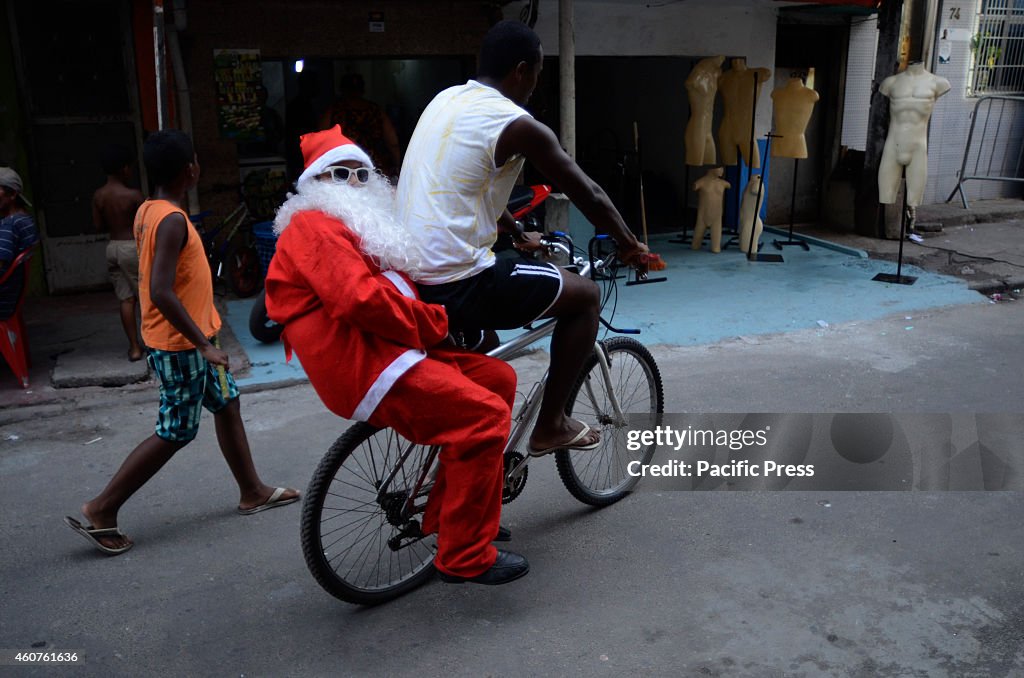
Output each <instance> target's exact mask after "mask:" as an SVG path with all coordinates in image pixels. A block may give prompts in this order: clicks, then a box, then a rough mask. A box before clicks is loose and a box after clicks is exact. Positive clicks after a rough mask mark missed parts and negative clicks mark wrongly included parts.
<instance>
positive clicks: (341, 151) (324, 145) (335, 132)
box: [297, 125, 373, 184]
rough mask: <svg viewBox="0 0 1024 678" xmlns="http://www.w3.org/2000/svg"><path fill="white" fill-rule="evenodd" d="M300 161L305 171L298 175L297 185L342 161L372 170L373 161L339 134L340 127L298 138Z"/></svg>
mask: <svg viewBox="0 0 1024 678" xmlns="http://www.w3.org/2000/svg"><path fill="white" fill-rule="evenodd" d="M299 146H300V148H301V149H302V159H303V160H304V161H305V165H306V169H305V170H304V171H303V172H302V174H300V175H299V180H298V182H297V183H299V184H301V183H302V182H304V181H308V180H310V179H312V178H313V177H315V176H317V175H318V174H323V173H324V171H325V170H326V169H327V168H328V167H330V166H332V165H337V164H339V163H341V162H342V161H344V160H356V161H358V162H361V163H363V165H364V166H365V167H369V168H370V169H373V161H372V160H370V156H368V155H367V154H366V151H364V150H363V149H361V148H359V147H358V146H356V144H355V142H354V141H352V140H351V139H349V138H348V137H346V136H345V135H344V134H342V133H341V126H340V125H335V126H334V127H332V128H330V129H325V130H324V131H322V132H310V133H309V134H303V135H302V136H301V137H299Z"/></svg>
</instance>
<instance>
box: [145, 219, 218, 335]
mask: <svg viewBox="0 0 1024 678" xmlns="http://www.w3.org/2000/svg"><path fill="white" fill-rule="evenodd" d="M175 212H178V213H180V214H181V215H182V216H183V217H185V223H186V224H187V225H188V238H187V240H186V242H185V247H183V248H182V250H181V252H179V253H178V265H177V268H175V271H174V294H175V295H176V296H177V297H178V299H180V300H181V304H182V306H184V307H185V310H186V311H187V312H188V314H189V315H190V316H192V320H193V321H194V322H195V324H196V325H197V326H198V327H199V329H200V330H201V331H202V333H203V334H204V335H205V336H207V337H212V336H213V335H215V334H216V333H217V331H218V330H219V329H220V315H218V313H217V309H216V308H214V306H213V278H212V276H211V275H210V265H209V263H207V261H206V251H205V250H204V249H203V241H202V238H200V237H199V232H198V231H196V227H195V226H193V225H192V222H191V221H189V218H188V215H187V214H185V212H184V211H183V210H182V209H181V208H180V207H176V206H175V205H173V204H172V203H170V202H168V201H167V200H147V201H146V202H144V203H142V205H141V206H140V207H139V211H138V212H136V213H135V244H136V245H137V246H138V248H139V306H140V307H141V309H142V340H143V342H145V344H146V346H149V347H150V348H158V349H161V350H164V351H186V350H189V349H193V348H195V345H194V344H193V343H192V342H191V341H189V340H188V339H186V338H185V335H183V334H182V333H181V332H179V331H178V330H177V329H176V328H175V327H174V325H172V324H171V322H170V321H169V320H167V318H165V317H164V315H163V314H162V313H161V312H160V309H158V308H157V307H156V305H155V304H154V303H153V300H152V299H151V298H150V295H149V283H150V274H151V273H152V270H153V254H154V252H155V250H156V232H157V226H159V225H160V222H161V221H163V220H164V219H165V218H166V217H167V216H169V215H171V214H174V213H175Z"/></svg>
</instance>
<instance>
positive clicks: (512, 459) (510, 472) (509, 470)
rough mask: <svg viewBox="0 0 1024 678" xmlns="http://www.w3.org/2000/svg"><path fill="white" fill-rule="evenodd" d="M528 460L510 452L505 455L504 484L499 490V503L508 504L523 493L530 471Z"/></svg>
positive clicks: (513, 451) (514, 452)
mask: <svg viewBox="0 0 1024 678" xmlns="http://www.w3.org/2000/svg"><path fill="white" fill-rule="evenodd" d="M529 461H530V460H529V458H528V457H524V456H523V455H521V454H520V453H518V452H516V451H515V450H512V451H510V452H506V453H505V474H504V478H505V482H504V484H503V485H502V488H501V503H502V504H508V503H510V502H512V501H513V500H514V499H515V498H516V497H518V496H519V495H520V494H522V493H523V488H524V487H526V477H527V476H528V475H529V472H530V469H529V467H528V466H527V464H528V463H529Z"/></svg>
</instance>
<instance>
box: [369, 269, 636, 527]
mask: <svg viewBox="0 0 1024 678" xmlns="http://www.w3.org/2000/svg"><path fill="white" fill-rule="evenodd" d="M589 274H590V264H589V262H588V263H584V264H583V265H582V266H581V268H580V275H582V276H587V275H589ZM555 322H556V320H555V319H554V318H550V319H548V320H545V321H543V322H542V323H541V325H540V326H538V327H535V328H532V329H528V330H526V331H525V332H523V333H522V334H519V335H518V336H516V337H513V338H512V339H510V340H509V341H507V342H505V343H503V344H501V345H500V346H498V347H496V348H494V349H493V350H491V351H489V352H488V353H487V355H489V356H491V357H493V358H498V359H500V360H508V359H509V358H510V357H511V356H513V355H515V354H516V353H518V352H519V351H521V350H523V349H525V348H526V347H528V346H531V345H533V344H535V343H537V342H538V341H540V340H542V339H545V338H547V337H549V336H551V334H552V333H553V332H554V331H555ZM594 353H595V354H596V355H597V359H598V364H599V365H600V367H601V376H602V377H603V379H604V381H605V384H606V386H607V388H606V389H605V391H606V393H607V395H608V398H609V400H610V401H611V405H612V413H613V417H614V418H613V419H612V420H611V423H614V424H616V425H622V424H624V423H625V419H626V418H625V415H624V414H623V413H622V409H621V407H620V405H619V402H618V399H617V398H616V396H615V389H613V388H611V373H610V368H609V365H608V356H607V355H605V352H604V350H603V349H602V347H601V342H599V341H595V342H594ZM547 379H548V372H547V371H545V372H544V375H543V376H542V377H541V378H540V379H539V380H538V381H537V382H536V383H535V384H534V385H533V387H532V388H531V389H530V391H529V393H527V395H526V398H525V400H524V401H523V403H522V404H521V405H520V407H519V410H518V412H517V413H516V414H514V415H513V417H512V420H513V425H512V431H511V433H510V434H509V438H508V442H507V443H505V449H504V450H503V453H502V455H503V458H504V456H505V455H507V454H508V453H509V452H513V451H515V450H517V449H519V447H520V444H521V443H522V442H523V438H524V437H525V436H526V435H527V433H528V432H529V430H530V424H531V423H532V422H533V421H534V420H535V419H536V417H537V413H538V412H539V411H540V405H541V401H542V400H543V397H544V388H545V386H546V385H547ZM584 386H585V388H586V391H587V396H588V397H589V398H590V400H591V402H592V403H593V404H594V409H595V410H597V409H598V407H597V397H596V396H595V395H594V392H593V388H592V386H591V385H590V383H589V382H586V383H585V384H584ZM416 447H417V445H416V444H415V443H410V444H409V445H408V446H407V447H406V449H405V451H404V452H403V453H402V457H401V459H400V460H399V461H398V463H396V464H395V467H394V468H393V469H392V470H391V473H390V474H389V475H388V477H387V478H386V479H385V480H384V482H383V483H381V486H380V489H379V490H378V493H377V501H378V503H379V502H382V501H383V500H384V498H385V496H386V495H387V494H389V493H390V492H391V490H390V488H391V484H392V482H393V481H394V479H395V477H396V476H397V475H398V473H399V470H400V469H402V468H404V466H405V463H406V461H407V460H408V459H409V457H410V455H411V454H412V452H413V450H414V449H415V448H416ZM439 453H440V448H439V447H437V446H434V447H432V448H431V449H430V451H429V452H428V453H427V457H426V459H425V460H424V463H423V466H422V468H421V470H420V472H419V474H418V476H417V479H416V483H415V485H414V486H413V487H412V489H411V490H410V491H409V495H408V498H407V499H406V505H405V511H404V517H405V518H406V519H409V518H411V517H412V516H414V515H416V514H417V513H419V512H420V511H422V510H423V507H424V506H425V505H426V504H425V503H424V504H422V505H418V504H416V500H417V499H418V498H422V497H426V496H428V495H429V494H430V490H431V489H432V487H433V476H434V473H435V472H436V469H435V461H436V459H437V455H438V454H439ZM522 456H523V458H522V460H521V461H519V463H517V464H516V465H515V467H514V468H512V469H509V470H508V471H507V472H506V473H505V482H506V483H508V482H509V481H510V480H515V479H517V478H519V477H520V476H521V475H522V474H523V472H524V470H525V469H526V467H527V465H528V464H529V463H530V458H531V457H530V455H529V454H524V455H522Z"/></svg>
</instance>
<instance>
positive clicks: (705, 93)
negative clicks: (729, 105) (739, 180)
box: [684, 56, 725, 167]
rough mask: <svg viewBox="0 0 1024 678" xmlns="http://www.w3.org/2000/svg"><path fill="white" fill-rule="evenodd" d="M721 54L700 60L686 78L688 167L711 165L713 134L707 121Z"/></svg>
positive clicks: (713, 99) (716, 84) (712, 106)
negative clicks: (688, 111)
mask: <svg viewBox="0 0 1024 678" xmlns="http://www.w3.org/2000/svg"><path fill="white" fill-rule="evenodd" d="M724 61H725V57H721V56H716V57H709V58H707V59H701V60H700V61H699V62H697V65H696V66H694V67H693V70H692V71H690V75H689V77H687V78H686V95H687V97H688V98H689V100H690V119H689V120H688V121H687V123H686V132H685V135H684V139H685V141H686V164H687V165H690V166H691V167H701V166H703V165H714V164H715V160H716V155H715V137H714V134H712V132H711V121H712V118H713V116H714V110H715V95H716V94H717V93H718V79H719V78H720V77H721V75H722V63H723V62H724Z"/></svg>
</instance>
